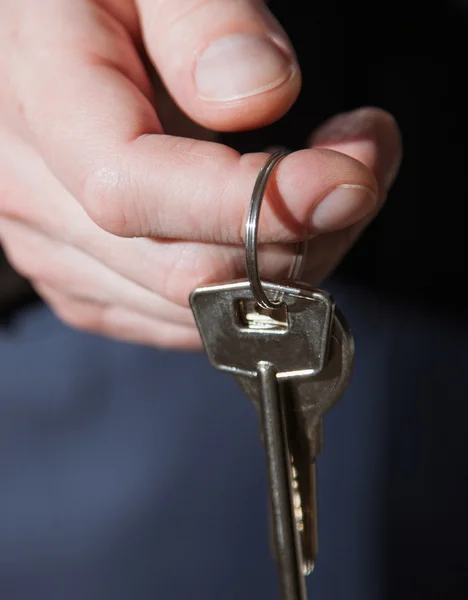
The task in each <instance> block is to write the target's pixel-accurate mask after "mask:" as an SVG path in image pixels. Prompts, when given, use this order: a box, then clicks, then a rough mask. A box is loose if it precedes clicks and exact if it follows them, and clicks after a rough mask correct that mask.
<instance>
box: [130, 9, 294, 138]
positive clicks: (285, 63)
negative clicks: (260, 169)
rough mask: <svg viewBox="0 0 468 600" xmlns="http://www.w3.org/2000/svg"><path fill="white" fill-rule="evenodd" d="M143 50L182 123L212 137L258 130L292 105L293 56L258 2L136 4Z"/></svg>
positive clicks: (286, 42)
mask: <svg viewBox="0 0 468 600" xmlns="http://www.w3.org/2000/svg"><path fill="white" fill-rule="evenodd" d="M137 5H138V7H139V12H140V19H141V27H142V31H143V35H144V38H145V44H146V48H147V50H148V53H149V55H150V58H151V60H152V61H153V63H154V65H155V67H156V69H157V70H158V72H159V73H160V75H161V77H162V79H163V81H164V83H165V85H166V87H167V88H168V90H169V92H170V93H171V95H172V96H173V98H174V99H175V101H176V102H177V104H178V105H179V106H180V108H181V109H182V110H183V111H184V112H185V113H187V115H188V116H189V117H190V118H191V119H193V120H194V121H196V122H198V123H200V124H201V125H204V126H205V127H208V128H209V129H213V130H223V131H233V130H242V129H252V128H255V127H262V126H265V125H267V124H268V123H271V122H273V121H275V120H277V119H278V118H280V117H281V116H282V115H283V114H284V113H286V112H287V110H288V109H289V108H290V106H291V104H292V103H293V102H294V101H295V99H296V97H297V95H298V93H299V89H300V85H301V76H300V70H299V66H298V64H297V61H296V57H295V54H294V50H293V49H292V47H291V44H290V42H289V40H288V38H287V36H286V34H285V33H284V31H283V29H282V28H281V26H280V25H279V23H278V22H277V21H276V20H275V19H274V17H273V16H272V14H271V13H270V12H269V11H268V9H267V8H266V6H265V5H264V4H263V2H259V0H242V1H240V2H232V0H210V1H204V2H200V1H195V0H190V1H187V0H170V1H169V2H168V1H166V2H165V1H164V0H137Z"/></svg>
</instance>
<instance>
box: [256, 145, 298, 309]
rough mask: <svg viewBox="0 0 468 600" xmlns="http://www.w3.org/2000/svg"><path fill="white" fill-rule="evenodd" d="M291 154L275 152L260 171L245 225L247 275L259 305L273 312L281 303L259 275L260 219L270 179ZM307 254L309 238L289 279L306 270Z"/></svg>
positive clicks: (295, 261) (295, 262)
mask: <svg viewBox="0 0 468 600" xmlns="http://www.w3.org/2000/svg"><path fill="white" fill-rule="evenodd" d="M288 154H289V152H284V151H281V152H275V153H274V154H272V155H271V156H269V157H268V159H267V161H266V162H265V164H264V165H263V167H262V168H261V169H260V172H259V174H258V176H257V180H256V181H255V186H254V189H253V192H252V197H251V199H250V206H249V212H248V214H247V221H246V223H245V259H246V264H247V275H248V278H249V282H250V287H251V289H252V293H253V295H254V298H255V300H256V301H257V304H258V305H259V306H261V307H262V308H265V309H269V310H273V309H275V308H277V307H278V306H279V305H280V304H281V301H279V300H271V299H270V298H268V296H267V295H266V294H265V291H264V289H263V286H262V282H261V281H260V277H259V275H258V257H257V239H258V223H259V217H260V208H261V206H262V200H263V196H264V195H265V190H266V187H267V185H268V179H269V177H270V175H271V173H272V172H273V169H274V168H275V167H276V165H277V164H278V163H279V162H280V161H281V160H282V159H283V158H284V157H285V156H287V155H288ZM306 252H307V238H304V239H303V240H302V241H301V242H299V243H298V244H297V254H296V257H295V259H294V263H293V265H292V267H291V270H290V273H289V278H290V279H298V278H300V276H301V274H302V271H303V269H304V262H305V256H306Z"/></svg>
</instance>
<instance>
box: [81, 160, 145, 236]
mask: <svg viewBox="0 0 468 600" xmlns="http://www.w3.org/2000/svg"><path fill="white" fill-rule="evenodd" d="M122 188H123V186H122V173H121V171H120V169H119V168H118V167H116V165H113V164H111V163H110V164H108V165H104V166H100V167H99V168H97V169H94V170H92V171H90V172H89V173H87V174H86V176H85V177H84V181H83V184H82V186H81V194H80V201H81V203H82V205H83V208H84V209H85V211H86V212H87V214H88V216H89V217H90V218H91V219H92V220H93V221H94V222H95V223H96V225H98V226H99V227H100V228H101V229H104V230H105V231H108V232H109V233H112V234H114V235H117V236H120V237H127V236H131V235H133V234H134V229H133V228H131V225H132V224H133V223H134V221H135V215H133V214H129V213H130V208H131V205H130V204H129V201H128V200H126V199H125V198H124V195H123V193H122Z"/></svg>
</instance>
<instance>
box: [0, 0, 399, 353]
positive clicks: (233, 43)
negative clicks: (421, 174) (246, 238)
mask: <svg viewBox="0 0 468 600" xmlns="http://www.w3.org/2000/svg"><path fill="white" fill-rule="evenodd" d="M144 49H145V50H144ZM146 53H147V54H148V56H149V59H150V60H151V61H152V63H153V64H154V66H155V68H156V69H157V71H158V73H159V74H160V76H161V78H162V80H163V81H164V85H165V87H166V88H167V89H168V90H169V92H170V94H171V96H172V97H173V99H174V100H175V103H176V104H177V105H178V107H180V109H181V110H182V111H183V112H184V113H185V114H186V115H187V116H188V117H189V119H190V120H191V121H193V122H195V123H197V124H198V125H201V126H203V129H201V128H198V129H194V128H193V126H192V127H191V130H190V134H189V135H190V136H191V137H189V138H183V137H178V136H175V135H169V134H168V133H170V132H171V131H172V132H173V133H174V132H177V133H178V134H179V131H180V130H178V129H177V127H176V125H177V124H176V123H175V122H174V121H173V120H172V119H173V117H172V114H173V113H172V112H171V111H170V115H169V120H168V119H167V118H165V116H164V109H162V108H161V107H163V106H164V103H163V102H161V92H160V91H159V97H158V94H156V93H155V90H154V87H153V86H152V84H151V81H150V78H149V75H148V69H146V68H145V62H146ZM0 78H1V81H2V89H1V91H0V239H1V242H2V244H3V245H4V248H5V250H6V252H7V255H8V257H9V259H10V260H11V262H12V264H13V266H14V267H15V268H16V269H17V270H18V271H19V272H20V273H22V274H23V275H25V276H26V277H28V278H29V279H30V280H31V281H32V283H33V285H34V286H35V288H36V289H37V291H38V292H39V294H41V296H42V297H43V298H44V299H45V300H46V301H47V302H48V303H49V304H50V306H51V307H52V309H53V310H54V311H55V312H56V314H57V315H58V316H59V317H61V318H62V319H63V320H64V321H65V322H66V323H68V324H70V325H71V326H75V327H78V328H81V329H85V330H90V331H94V332H98V333H101V334H104V335H108V336H111V337H115V338H119V339H124V340H128V341H136V342H140V343H148V344H153V345H160V346H166V347H180V348H196V347H199V345H200V340H199V337H198V334H197V330H196V328H195V325H194V323H193V319H192V314H191V311H190V309H189V307H188V296H189V293H190V292H191V290H192V289H193V288H195V287H196V286H197V285H200V284H206V283H212V282H220V281H227V280H229V279H234V278H237V277H240V276H243V275H244V273H245V271H244V248H243V227H244V222H245V215H246V210H247V207H248V203H249V199H250V195H251V191H252V188H253V185H254V182H255V178H256V176H257V173H258V170H259V169H260V167H261V166H262V164H263V163H264V161H265V159H266V156H267V155H266V154H265V153H258V154H249V155H244V156H240V155H239V154H238V153H236V152H235V151H233V150H232V149H230V148H228V147H226V146H222V145H220V144H217V143H214V142H213V141H207V138H208V137H209V135H208V134H207V133H206V130H234V129H245V128H253V127H258V126H263V125H266V124H267V123H269V122H271V121H273V120H275V119H277V118H279V117H280V116H281V115H282V114H284V113H285V112H286V111H287V110H288V109H289V107H290V106H291V104H292V103H293V102H294V100H295V98H296V96H297V94H298V91H299V88H300V71H299V67H298V66H297V63H296V59H295V56H294V51H293V49H292V48H291V45H290V43H289V41H288V39H287V37H286V34H285V33H284V32H283V31H282V30H281V28H280V26H279V25H278V23H277V22H276V21H275V20H274V19H273V17H272V16H271V14H270V13H269V12H268V10H267V9H266V7H265V6H264V5H263V4H262V3H261V2H260V1H259V0H239V1H238V2H233V1H232V0H211V1H209V0H206V1H201V0H198V1H197V0H132V1H131V0H94V1H93V0H81V1H80V2H76V0H42V1H41V2H37V0H22V1H21V2H17V1H15V0H3V1H2V2H1V3H0ZM158 107H159V108H158ZM166 116H167V115H166ZM187 120H188V119H186V121H187ZM163 128H164V129H163ZM200 132H202V133H200ZM200 137H202V138H205V139H196V138H200ZM312 146H313V147H312V148H311V149H306V150H301V151H299V152H295V153H294V154H291V155H290V156H288V157H286V158H285V159H284V160H283V161H282V162H281V163H280V165H279V166H278V168H277V169H276V171H275V174H274V177H273V178H272V179H273V180H274V181H273V185H272V189H273V190H274V193H272V194H271V195H270V196H269V197H267V198H266V199H265V203H264V207H263V209H262V222H261V226H260V240H259V242H260V243H261V244H262V245H263V246H262V247H263V248H264V252H262V260H261V273H262V276H264V277H265V278H271V279H273V280H274V279H277V278H278V277H281V276H282V275H284V274H285V273H286V272H287V271H288V269H289V266H290V262H291V260H292V258H291V257H292V252H293V251H294V247H293V246H292V243H293V242H296V241H297V240H298V239H299V238H300V237H301V236H302V235H303V228H304V226H306V227H307V231H308V233H309V235H311V236H315V237H314V238H313V239H312V242H311V262H310V263H309V265H308V272H307V276H308V278H309V279H310V281H312V282H317V281H319V280H320V279H321V278H323V277H324V276H325V275H326V274H327V273H329V272H330V271H331V270H332V269H333V268H334V266H335V265H336V264H337V263H338V262H339V260H340V259H341V257H342V256H343V254H344V253H345V252H346V250H347V249H348V248H349V246H350V245H351V244H352V243H353V241H354V240H355V239H356V237H357V236H358V235H359V233H360V231H362V229H363V228H364V227H365V225H366V224H367V223H368V222H369V221H370V220H371V219H372V218H373V216H374V215H375V214H376V212H377V211H378V210H379V207H380V206H381V205H382V202H383V201H384V198H385V194H386V190H387V188H388V186H389V185H390V183H391V181H392V179H393V178H394V176H395V174H396V171H397V168H398V164H399V161H400V152H401V150H400V137H399V133H398V129H397V127H396V125H395V123H394V121H393V119H392V117H390V116H389V115H388V114H386V113H384V112H382V111H380V110H377V109H364V110H361V111H357V112H354V113H350V114H346V115H341V116H339V117H337V118H335V119H334V120H332V121H331V122H329V123H328V124H325V126H324V128H322V129H321V130H320V131H319V132H317V133H316V135H315V137H313V138H312Z"/></svg>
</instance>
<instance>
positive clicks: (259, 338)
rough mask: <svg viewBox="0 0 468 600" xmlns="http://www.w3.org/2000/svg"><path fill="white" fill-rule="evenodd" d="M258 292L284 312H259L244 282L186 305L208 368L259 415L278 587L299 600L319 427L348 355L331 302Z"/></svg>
mask: <svg viewBox="0 0 468 600" xmlns="http://www.w3.org/2000/svg"><path fill="white" fill-rule="evenodd" d="M262 285H263V288H264V290H265V292H267V293H268V295H269V296H271V297H275V298H276V299H279V300H280V302H281V304H280V305H279V306H278V307H276V308H275V309H274V310H264V309H260V308H259V307H258V304H257V303H256V301H255V299H254V298H253V295H252V292H251V286H250V283H249V282H237V283H233V284H225V285H218V286H208V287H204V288H199V289H197V290H195V291H194V292H193V293H192V295H191V299H190V301H191V306H192V310H193V313H194V316H195V319H196V321H197V325H198V327H199V330H200V334H201V337H202V340H203V343H204V346H205V350H206V353H207V355H208V358H209V360H210V362H211V363H212V364H213V366H215V367H216V368H218V369H220V370H222V371H226V372H229V373H231V374H233V375H234V376H235V377H236V379H237V381H238V383H239V384H240V386H241V387H242V389H243V390H244V391H245V392H246V393H247V395H248V396H249V397H250V398H251V399H252V400H253V402H254V404H255V406H256V408H257V410H258V411H259V414H260V423H261V430H262V436H261V437H262V441H263V443H264V446H265V450H266V454H267V465H268V471H269V480H270V495H271V505H272V517H273V519H272V520H273V524H274V528H273V529H274V532H273V533H274V536H273V538H274V539H273V545H274V550H275V555H276V559H277V562H278V566H279V571H280V586H281V589H282V593H283V598H284V599H285V600H293V599H294V600H297V599H298V598H299V599H301V600H302V599H305V598H306V591H305V583H304V577H303V575H304V574H306V573H309V572H310V571H311V569H312V567H313V563H314V561H315V556H316V553H317V507H316V473H315V459H316V456H317V454H318V453H319V452H320V450H321V447H322V441H321V423H322V417H323V415H324V413H325V412H326V410H328V409H329V408H330V407H331V406H333V405H334V404H335V402H336V401H337V400H338V399H339V397H340V396H341V395H342V393H343V391H344V389H345V387H346V385H347V382H348V380H349V377H350V373H351V368H352V361H353V353H354V348H353V341H352V337H351V334H350V332H349V330H348V328H347V326H346V324H345V321H344V319H343V317H342V315H341V313H340V312H339V311H338V310H337V309H336V307H335V304H334V302H333V299H332V298H331V297H330V296H329V295H328V294H326V293H325V292H323V291H320V290H315V289H312V288H309V287H307V286H305V285H302V284H301V285H300V286H299V285H298V284H294V283H289V284H287V285H279V284H267V283H263V284H262Z"/></svg>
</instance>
